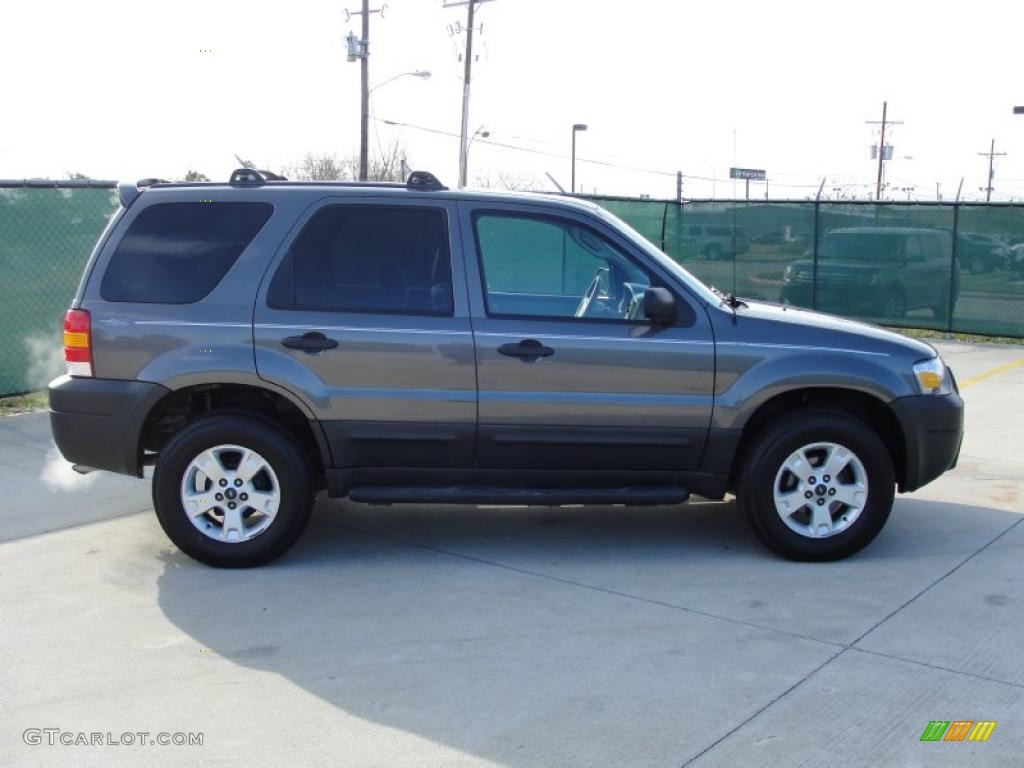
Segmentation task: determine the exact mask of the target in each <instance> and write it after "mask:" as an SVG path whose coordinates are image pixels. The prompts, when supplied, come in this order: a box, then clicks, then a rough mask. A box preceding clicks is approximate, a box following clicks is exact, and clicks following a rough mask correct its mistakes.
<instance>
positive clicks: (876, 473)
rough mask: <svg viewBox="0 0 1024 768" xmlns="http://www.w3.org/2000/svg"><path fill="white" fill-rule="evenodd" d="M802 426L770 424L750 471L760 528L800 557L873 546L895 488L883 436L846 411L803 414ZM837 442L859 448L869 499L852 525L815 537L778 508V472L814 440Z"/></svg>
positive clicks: (752, 507)
mask: <svg viewBox="0 0 1024 768" xmlns="http://www.w3.org/2000/svg"><path fill="white" fill-rule="evenodd" d="M798 418H800V419H801V421H803V422H804V423H802V424H799V425H798V426H789V425H786V426H781V425H780V426H779V427H777V428H776V429H773V430H770V432H769V433H768V434H767V435H766V436H765V437H766V439H765V441H764V442H763V444H762V445H761V446H759V447H760V448H761V450H759V451H758V452H757V455H756V456H754V457H752V458H753V461H754V463H753V465H751V466H750V467H749V470H748V471H747V472H746V473H744V478H743V484H744V485H747V486H749V487H747V488H745V489H742V491H741V493H742V496H743V497H744V499H743V500H744V502H745V503H744V504H743V505H742V506H743V507H744V511H745V512H746V513H747V516H748V518H749V519H750V522H751V524H752V525H753V526H754V529H755V531H756V532H757V533H758V535H759V536H760V537H761V538H762V540H764V541H765V543H766V544H768V546H769V547H770V548H771V549H773V550H774V551H776V552H778V553H779V554H781V555H783V556H785V557H789V558H791V559H795V560H837V559H839V558H843V557H846V556H848V555H851V554H853V553H854V552H857V551H858V550H860V549H862V548H863V547H865V546H867V544H869V543H870V542H871V540H872V539H874V538H875V536H877V535H878V532H879V531H880V530H881V529H882V527H883V526H884V525H885V522H886V520H887V519H888V517H889V513H890V511H891V509H892V503H893V497H894V494H895V474H894V471H893V467H892V460H891V459H890V457H889V453H888V450H887V449H886V447H885V444H884V443H883V442H882V440H881V439H880V438H879V437H878V436H877V435H876V434H875V433H874V432H873V431H872V430H870V429H869V428H868V427H867V426H865V425H863V424H862V423H860V422H859V421H856V420H854V419H852V418H850V417H845V416H843V415H840V414H837V415H834V416H833V415H814V416H811V417H810V418H804V417H798ZM819 442H822V443H824V442H829V443H837V444H839V445H842V446H844V447H845V448H848V449H849V450H851V451H853V453H854V454H856V456H857V458H858V459H860V461H861V463H862V464H863V465H864V469H865V472H866V473H867V478H868V500H867V504H866V505H865V506H864V508H863V509H862V510H861V513H860V515H859V516H858V517H857V519H856V520H855V521H854V522H853V524H852V525H851V526H850V527H849V528H847V529H846V530H844V531H842V532H841V533H838V534H836V535H834V536H829V537H828V538H824V539H812V538H808V537H806V536H802V535H801V534H799V533H797V532H795V531H793V530H791V529H790V528H789V527H788V526H787V525H786V523H785V522H784V521H783V520H782V518H781V517H780V516H779V514H778V512H777V511H776V509H775V497H774V487H775V477H776V475H777V474H778V471H779V469H780V468H781V466H782V464H783V462H784V461H785V459H786V458H787V457H788V456H789V455H790V454H792V453H793V452H794V451H796V450H797V449H799V448H802V447H803V446H805V445H810V444H812V443H819Z"/></svg>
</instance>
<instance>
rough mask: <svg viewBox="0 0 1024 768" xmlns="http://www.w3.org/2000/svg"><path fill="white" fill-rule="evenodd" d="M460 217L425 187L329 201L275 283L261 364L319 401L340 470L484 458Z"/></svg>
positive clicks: (285, 254)
mask: <svg viewBox="0 0 1024 768" xmlns="http://www.w3.org/2000/svg"><path fill="white" fill-rule="evenodd" d="M455 217H456V208H455V205H454V203H450V202H445V201H442V200H432V199H429V198H422V197H420V196H418V195H417V196H411V195H410V196H408V197H406V196H402V197H401V199H400V200H397V199H396V196H395V195H389V196H367V197H347V196H346V197H337V198H327V199H323V200H321V201H319V202H318V203H317V204H315V205H314V206H312V208H311V210H309V211H307V212H306V214H305V215H304V216H303V217H302V219H301V220H300V221H299V223H298V224H297V225H296V227H295V229H294V230H293V232H292V235H291V236H290V239H289V240H286V241H285V243H284V245H283V246H282V248H281V251H280V253H278V254H277V256H276V257H275V259H274V262H273V263H272V264H271V267H270V269H269V270H268V272H267V276H266V277H265V278H264V280H263V284H262V285H261V287H260V292H259V295H258V296H257V300H256V309H255V316H254V328H253V333H254V338H255V350H256V366H257V369H258V371H259V374H260V376H261V377H262V378H264V379H267V380H269V381H272V382H274V383H275V384H277V385H278V386H281V387H285V388H287V389H290V390H292V391H293V392H295V393H296V394H297V395H299V396H300V397H301V398H302V399H304V400H305V402H306V403H307V404H308V405H309V407H310V408H311V409H312V410H313V412H314V413H315V415H316V416H317V417H318V418H319V419H320V420H321V422H322V424H323V427H324V430H325V432H326V435H327V439H328V442H329V444H330V447H331V452H332V454H333V462H334V466H336V467H420V466H435V467H456V468H464V467H469V466H471V465H472V462H473V443H474V437H475V427H476V373H475V365H474V359H473V338H472V334H471V329H470V322H469V307H468V301H467V297H466V287H465V273H464V270H463V269H462V265H461V262H460V258H461V255H460V250H461V249H460V248H459V245H458V243H459V234H458V228H457V226H455V221H456V218H455ZM453 267H454V268H453Z"/></svg>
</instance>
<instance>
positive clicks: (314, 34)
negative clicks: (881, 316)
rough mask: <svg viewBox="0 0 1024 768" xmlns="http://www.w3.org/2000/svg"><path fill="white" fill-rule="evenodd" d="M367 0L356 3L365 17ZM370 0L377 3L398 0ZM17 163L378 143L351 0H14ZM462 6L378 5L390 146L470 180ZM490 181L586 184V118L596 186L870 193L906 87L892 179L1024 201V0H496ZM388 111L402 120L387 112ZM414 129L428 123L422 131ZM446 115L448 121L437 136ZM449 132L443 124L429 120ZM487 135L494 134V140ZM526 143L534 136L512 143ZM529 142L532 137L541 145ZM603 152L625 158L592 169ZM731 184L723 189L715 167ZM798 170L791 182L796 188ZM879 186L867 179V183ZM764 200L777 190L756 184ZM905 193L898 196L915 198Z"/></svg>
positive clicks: (3, 154)
mask: <svg viewBox="0 0 1024 768" xmlns="http://www.w3.org/2000/svg"><path fill="white" fill-rule="evenodd" d="M358 2H359V0H348V7H350V8H352V9H356V8H357V6H358ZM379 6H380V2H374V3H373V4H372V6H371V7H374V8H376V7H379ZM0 7H2V15H3V18H2V21H0V64H2V67H3V69H2V71H3V72H4V99H3V103H4V106H5V111H4V112H5V119H3V121H2V122H0V177H2V178H22V177H35V176H49V177H60V176H63V175H64V174H65V173H66V172H68V171H79V172H84V173H88V174H90V175H92V176H95V177H102V178H131V179H134V178H140V177H144V176H161V177H166V178H180V177H181V176H183V175H184V173H185V172H186V171H187V170H188V169H190V168H193V169H196V170H200V171H202V172H204V173H206V174H207V175H209V176H210V177H212V178H215V179H223V178H226V177H227V175H228V174H229V173H230V171H231V170H232V168H233V167H234V166H235V165H236V163H235V161H234V159H233V154H234V153H238V154H239V155H241V156H242V157H244V158H247V159H251V160H253V161H255V162H256V163H257V164H258V165H260V166H264V167H269V168H271V169H279V168H282V167H285V166H288V165H294V164H295V163H297V162H298V161H299V160H300V158H301V157H302V155H303V154H304V153H305V152H307V151H313V152H318V153H322V152H330V153H335V154H337V155H339V156H351V155H353V154H355V153H356V152H357V149H358V135H359V133H358V132H359V66H358V64H355V63H349V62H347V61H346V60H345V46H344V39H343V38H344V36H345V34H346V33H347V32H348V31H349V30H350V29H351V30H355V31H356V32H357V33H358V24H359V22H358V19H357V18H353V19H352V21H351V22H346V20H345V14H344V8H345V7H346V4H345V3H344V2H341V1H340V0H290V1H289V2H281V1H280V0H277V2H257V1H256V0H237V1H236V0H198V1H197V0H175V1H174V2H158V1H157V0H89V2H81V1H79V0H67V1H58V0H49V1H48V0H4V2H3V4H2V6H0ZM464 14H465V9H464V8H444V7H442V2H441V0H389V2H388V3H387V9H386V12H385V14H384V17H383V18H380V17H379V16H377V15H374V16H373V17H372V23H371V48H370V51H371V56H370V77H371V84H373V83H382V82H383V81H384V80H386V79H387V78H389V77H391V76H393V75H396V74H399V73H402V72H406V71H410V70H416V69H426V70H429V71H430V72H432V74H433V76H432V77H431V78H430V79H429V80H426V81H424V80H420V79H416V78H411V77H403V78H400V79H398V80H395V81H394V82H392V83H389V84H387V85H383V86H381V87H380V89H379V90H377V91H376V92H375V93H374V95H373V111H374V115H375V117H376V118H379V119H376V120H374V121H373V122H372V123H371V135H370V142H371V147H372V148H376V147H377V146H378V142H380V144H382V145H386V144H388V143H389V142H392V141H396V140H397V141H399V142H401V143H402V144H403V145H404V146H405V148H406V150H407V152H408V155H409V160H410V163H411V165H412V166H413V167H415V168H423V169H427V170H431V171H433V172H434V173H435V174H437V175H438V176H439V177H440V178H441V179H442V180H443V181H445V182H447V183H449V184H454V183H455V182H456V181H457V168H458V141H457V139H456V138H454V137H452V136H449V135H447V134H457V133H458V130H459V121H460V108H461V65H460V63H459V61H458V58H459V55H460V52H461V51H462V46H463V42H464V36H461V35H457V34H456V35H454V36H453V35H450V34H449V29H448V28H449V25H453V24H454V23H455V22H456V21H457V20H460V19H461V20H463V21H464ZM478 20H479V22H480V23H482V25H483V31H482V34H481V35H480V36H479V37H478V38H477V43H478V46H479V50H478V52H479V55H480V58H479V61H478V62H477V65H476V68H475V70H474V82H473V97H472V107H471V117H470V130H471V131H473V130H476V129H477V128H478V127H481V126H483V127H484V129H485V130H488V131H489V132H490V139H489V140H482V139H478V140H477V141H476V142H474V144H473V146H472V153H471V158H470V180H471V181H472V180H473V179H474V178H478V177H489V178H492V179H495V178H497V177H498V175H499V174H502V173H504V174H511V175H512V176H514V177H518V178H522V179H533V180H535V181H537V182H538V183H547V180H546V178H545V176H544V174H545V172H550V173H551V174H552V175H553V176H555V178H557V179H558V180H559V182H560V183H561V184H563V185H565V186H568V183H569V160H568V154H569V140H570V127H571V125H572V124H573V123H574V122H582V123H587V124H588V125H589V131H588V132H587V133H584V134H580V136H579V143H578V155H579V158H580V160H581V162H580V163H579V165H578V170H577V179H578V182H579V184H581V185H582V187H583V188H584V190H585V191H588V192H592V191H594V190H595V189H596V190H597V191H598V192H600V193H605V194H626V195H636V194H641V193H644V194H649V195H651V196H654V197H672V196H674V194H675V172H676V170H682V171H683V172H684V174H687V179H686V182H685V187H684V189H685V193H686V194H687V196H692V197H703V196H711V195H712V194H716V195H717V196H719V197H723V196H729V195H733V194H736V195H742V192H743V189H742V186H740V185H735V186H734V184H733V183H732V182H729V181H728V180H726V179H727V177H728V169H729V167H730V166H732V165H737V166H746V167H754V168H764V169H766V170H767V171H768V175H769V190H770V194H771V196H772V197H800V198H802V197H805V196H807V195H813V194H814V193H815V192H816V189H817V186H818V184H819V183H820V181H821V178H822V177H827V181H826V189H825V191H826V194H829V193H831V190H832V187H834V186H837V185H844V189H845V190H847V191H849V192H858V193H859V194H860V195H861V196H863V195H865V194H866V193H867V191H868V190H869V189H873V184H874V177H875V166H874V164H873V162H872V161H871V159H870V158H869V147H870V145H871V144H872V142H874V141H877V138H876V134H875V133H874V131H875V129H874V128H873V127H872V126H870V125H866V124H865V121H866V120H871V119H874V120H877V119H878V118H879V116H880V113H881V106H882V100H883V99H888V101H889V112H890V116H891V117H892V118H895V119H897V120H903V121H904V123H905V124H904V125H902V126H895V127H894V129H893V132H892V142H891V143H892V144H893V145H894V146H895V159H894V160H893V161H892V162H891V163H889V164H888V167H887V177H888V180H889V181H890V182H891V183H892V184H893V186H894V187H896V188H902V187H909V186H913V187H915V188H914V189H913V190H912V191H911V192H910V194H911V195H912V196H913V197H919V198H922V199H934V197H935V194H936V183H939V184H941V192H942V194H943V196H944V198H946V199H950V198H952V197H953V196H954V195H955V193H956V187H957V185H958V183H959V181H960V178H961V177H965V181H964V197H966V198H968V199H977V198H978V196H980V195H983V194H984V193H983V192H980V191H979V187H982V186H984V183H985V174H986V171H987V165H986V163H987V161H986V160H985V158H982V157H979V156H978V154H977V153H978V152H981V151H986V150H987V149H988V146H989V141H990V140H991V139H993V138H994V139H995V140H996V150H997V151H1005V152H1008V153H1009V154H1008V155H1007V156H1006V157H1002V158H997V165H996V168H997V170H996V177H995V187H996V196H997V197H1000V198H1005V197H1008V196H1010V195H1015V196H1016V197H1017V198H1018V199H1022V198H1024V116H1017V117H1015V116H1013V115H1012V114H1011V111H1012V106H1013V105H1014V104H1024V77H1022V71H1024V55H1022V50H1024V47H1022V45H1021V42H1020V36H1021V33H1022V28H1024V24H1022V22H1024V3H1021V2H1018V1H1014V2H1005V1H1003V2H989V1H986V0H974V2H970V3H965V2H956V3H954V2H941V1H936V0H932V1H931V2H917V1H916V0H899V1H898V2H894V1H893V0H887V1H886V2H876V1H875V0H858V1H857V2H835V1H834V0H833V1H832V2H821V1H820V0H818V2H795V1H791V0H773V1H772V2H765V1H764V0H757V1H755V2H740V1H738V0H736V1H732V2H730V0H715V2H711V1H710V0H709V1H708V2H678V1H675V0H660V1H659V0H621V2H616V3H612V2H603V1H602V2H598V0H591V1H590V2H587V1H585V0H547V2H544V1H543V0H492V1H491V2H487V3H485V4H484V5H482V6H480V7H479V8H478ZM382 120H389V121H392V122H397V123H404V124H406V126H405V127H402V126H396V125H390V124H386V123H384V122H382ZM411 126H417V127H411ZM424 129H429V130H424ZM431 131H434V132H431ZM488 142H490V143H488ZM498 144H507V145H512V146H514V147H519V148H522V149H519V150H517V149H509V148H507V147H502V146H498ZM524 150H532V151H524ZM588 160H594V161H600V162H601V163H610V164H613V165H619V166H628V167H630V168H634V169H649V170H653V171H658V172H657V173H651V172H648V171H646V170H628V169H626V168H615V167H610V166H609V165H598V164H594V163H588V162H586V161H588ZM700 177H703V178H704V179H712V178H717V179H720V180H719V181H710V180H702V178H700ZM787 185H788V186H787ZM856 185H860V186H856ZM752 193H753V194H757V195H763V194H764V186H763V185H753V189H752ZM907 194H908V193H907V192H906V191H903V190H897V189H894V190H891V191H890V195H891V196H892V197H895V198H897V199H905V198H906V196H907Z"/></svg>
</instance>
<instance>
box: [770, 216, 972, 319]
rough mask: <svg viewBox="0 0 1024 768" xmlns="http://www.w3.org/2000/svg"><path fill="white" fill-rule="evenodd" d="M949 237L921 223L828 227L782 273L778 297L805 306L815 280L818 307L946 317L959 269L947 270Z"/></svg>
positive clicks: (956, 289)
mask: <svg viewBox="0 0 1024 768" xmlns="http://www.w3.org/2000/svg"><path fill="white" fill-rule="evenodd" d="M951 251H952V236H951V235H950V234H949V233H948V232H946V231H944V230H940V229H926V228H923V227H851V228H845V229H833V230H832V231H831V232H828V233H827V234H825V235H824V236H823V237H822V239H821V243H820V245H819V247H818V264H817V277H816V278H815V266H814V260H813V258H812V254H811V253H808V254H805V256H804V258H803V259H800V260H798V261H794V262H793V263H792V264H790V265H789V266H788V267H786V270H785V272H784V273H783V287H782V294H781V297H782V300H783V301H784V302H787V303H790V304H795V305H797V306H804V307H809V306H811V303H812V292H813V290H814V289H813V286H814V284H815V281H816V282H817V285H816V295H815V296H814V297H813V298H814V300H815V302H816V304H815V306H817V307H818V308H821V309H824V310H827V311H829V312H836V313H840V314H853V315H861V316H868V317H876V318H880V319H886V320H898V319H900V318H902V317H903V316H904V315H905V314H906V313H907V312H908V311H911V310H915V309H922V308H925V309H930V310H931V311H932V314H933V315H934V316H935V317H936V318H937V319H943V318H945V317H946V316H947V313H948V311H949V308H950V306H951V305H952V306H955V304H956V301H957V299H958V298H959V295H960V276H959V274H958V273H959V270H957V269H954V270H952V271H951V270H950V265H951V257H952V254H951Z"/></svg>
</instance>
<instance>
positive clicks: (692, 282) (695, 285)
mask: <svg viewBox="0 0 1024 768" xmlns="http://www.w3.org/2000/svg"><path fill="white" fill-rule="evenodd" d="M597 212H598V215H599V216H601V218H603V219H604V220H605V221H607V222H608V223H609V224H611V225H612V226H613V227H615V228H616V229H618V230H619V231H620V232H622V233H623V234H624V235H626V237H628V238H629V239H630V240H631V241H632V242H633V243H635V244H636V245H637V246H639V247H640V248H641V249H643V251H644V253H646V254H647V255H649V256H650V257H651V258H652V259H654V260H655V261H657V262H658V263H659V264H660V265H661V266H663V267H664V268H665V269H667V270H668V271H669V272H671V273H672V274H673V275H674V276H675V277H676V278H677V279H678V280H679V282H681V283H683V285H685V286H686V287H687V288H689V289H690V290H691V291H692V292H693V293H694V294H696V295H697V296H698V297H699V298H701V299H704V301H706V302H708V303H709V304H712V305H717V304H720V303H721V300H722V297H721V295H720V294H717V293H715V292H714V291H713V290H711V288H709V287H708V286H706V285H704V283H702V282H701V281H700V280H698V279H697V278H696V277H694V276H693V275H691V274H690V273H689V272H687V271H686V270H685V269H683V268H682V267H681V266H680V265H679V264H678V263H677V262H676V261H675V260H673V259H672V257H671V256H668V255H666V254H665V253H664V252H663V251H662V250H661V249H660V248H657V247H655V246H654V245H653V244H652V243H651V241H650V240H648V239H647V238H646V237H644V236H643V235H641V234H640V233H639V232H637V231H636V230H635V229H633V227H631V226H630V225H629V224H627V223H626V222H624V221H623V220H622V219H620V218H619V217H618V216H616V215H615V214H613V213H609V212H608V211H606V210H605V209H604V208H601V207H600V206H598V208H597Z"/></svg>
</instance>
